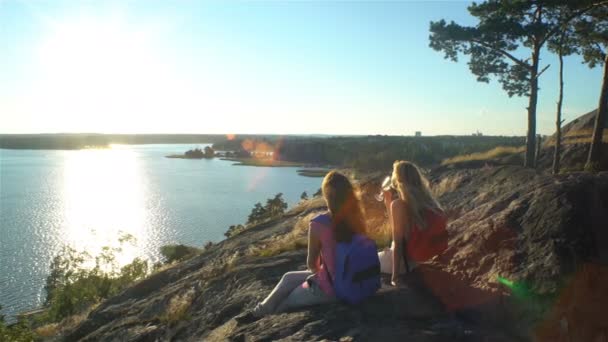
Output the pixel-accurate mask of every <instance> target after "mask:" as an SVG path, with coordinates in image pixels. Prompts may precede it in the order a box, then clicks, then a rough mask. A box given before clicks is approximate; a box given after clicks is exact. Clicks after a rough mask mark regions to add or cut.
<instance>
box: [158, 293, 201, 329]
mask: <svg viewBox="0 0 608 342" xmlns="http://www.w3.org/2000/svg"><path fill="white" fill-rule="evenodd" d="M193 300H194V289H190V290H188V291H186V292H185V293H183V294H181V295H177V296H174V297H173V298H171V300H169V304H168V305H167V309H166V311H165V314H164V315H163V316H161V317H160V320H161V321H163V322H165V323H175V322H179V321H183V320H187V319H189V318H190V315H189V311H190V307H191V306H192V301H193Z"/></svg>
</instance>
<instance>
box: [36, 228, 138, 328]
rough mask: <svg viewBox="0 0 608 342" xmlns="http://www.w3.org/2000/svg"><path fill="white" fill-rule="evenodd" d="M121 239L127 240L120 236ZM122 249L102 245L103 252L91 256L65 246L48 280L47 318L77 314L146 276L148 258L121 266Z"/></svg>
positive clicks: (57, 318)
mask: <svg viewBox="0 0 608 342" xmlns="http://www.w3.org/2000/svg"><path fill="white" fill-rule="evenodd" d="M121 241H122V242H124V241H126V240H124V239H123V238H121ZM121 250H122V249H121V248H120V247H118V248H110V247H103V248H102V251H101V253H100V254H99V255H97V256H96V257H94V258H92V257H91V255H90V254H88V253H87V252H79V251H77V250H75V249H74V248H71V247H67V246H66V247H64V248H63V249H62V250H61V251H60V252H59V253H58V254H57V255H56V256H55V257H54V258H53V261H52V262H51V272H50V274H49V276H48V277H47V279H46V285H45V290H46V292H47V297H46V305H47V306H48V311H47V313H46V317H45V318H46V320H47V321H50V322H56V321H59V320H61V319H63V318H65V317H67V316H70V315H74V314H77V313H79V312H81V311H83V310H84V309H86V308H87V307H89V306H91V305H93V304H95V303H98V302H99V301H101V300H103V299H106V298H108V297H110V296H113V295H115V294H117V293H118V292H120V291H121V290H123V289H124V288H126V287H127V286H128V285H129V284H131V283H133V282H135V281H137V280H140V279H143V278H144V277H146V276H147V274H148V262H147V261H146V260H142V259H139V258H135V259H134V260H133V261H132V262H131V263H130V264H127V265H125V266H123V267H121V268H119V267H118V262H117V260H116V253H119V252H121Z"/></svg>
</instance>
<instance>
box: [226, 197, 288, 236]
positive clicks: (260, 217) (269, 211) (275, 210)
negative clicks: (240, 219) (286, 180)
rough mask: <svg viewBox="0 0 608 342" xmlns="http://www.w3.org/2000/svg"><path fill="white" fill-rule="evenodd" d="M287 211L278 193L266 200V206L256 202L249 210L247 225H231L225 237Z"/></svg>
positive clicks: (285, 203)
mask: <svg viewBox="0 0 608 342" xmlns="http://www.w3.org/2000/svg"><path fill="white" fill-rule="evenodd" d="M285 209H287V202H285V200H284V199H283V194H282V193H278V194H276V195H275V196H274V197H273V198H269V199H267V200H266V205H262V203H260V202H258V203H256V204H255V205H254V206H253V209H251V213H250V214H249V216H248V217H247V225H242V224H237V225H232V226H230V227H229V228H228V230H227V231H226V232H225V233H224V235H225V236H226V237H232V236H235V235H237V234H239V233H241V232H243V231H244V230H246V229H247V228H248V226H251V225H254V224H256V223H260V222H264V221H266V220H269V219H272V218H274V217H277V216H280V215H283V214H284V213H285Z"/></svg>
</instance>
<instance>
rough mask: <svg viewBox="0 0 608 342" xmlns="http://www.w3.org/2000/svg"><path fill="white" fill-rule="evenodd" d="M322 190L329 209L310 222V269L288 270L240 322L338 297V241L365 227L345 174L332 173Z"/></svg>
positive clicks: (350, 184) (352, 235) (356, 198)
mask: <svg viewBox="0 0 608 342" xmlns="http://www.w3.org/2000/svg"><path fill="white" fill-rule="evenodd" d="M321 189H322V191H323V198H324V199H325V202H326V203H327V208H328V209H329V210H328V212H327V213H324V214H320V215H318V216H316V217H315V218H313V219H312V220H311V221H310V228H309V231H308V256H307V261H306V265H307V266H308V270H306V271H292V272H287V273H285V274H284V275H283V277H282V278H281V280H280V281H279V283H278V284H277V285H276V286H275V288H274V289H273V290H272V292H271V293H270V294H269V295H268V296H267V297H266V299H264V300H263V301H262V302H261V303H259V304H257V305H256V307H255V308H254V309H253V310H252V311H251V312H249V313H246V314H244V315H241V316H238V317H237V318H236V319H237V321H239V322H242V321H250V320H254V319H257V318H259V317H262V316H265V315H268V314H272V313H278V312H283V311H286V310H289V309H293V308H296V307H303V306H309V305H314V304H321V303H327V302H332V301H335V300H336V296H335V292H334V286H333V285H334V284H333V281H332V279H334V278H335V277H334V275H335V273H336V268H335V257H336V244H337V243H339V242H348V241H351V239H352V238H353V237H354V236H355V235H356V234H363V235H365V233H366V227H365V221H364V218H363V213H362V207H361V205H360V200H359V197H358V196H357V192H356V190H355V188H354V186H353V185H352V183H351V182H350V180H349V179H348V178H347V177H346V176H345V175H343V174H341V173H339V172H336V171H331V172H329V173H328V174H327V175H326V176H325V178H324V179H323V184H322V187H321Z"/></svg>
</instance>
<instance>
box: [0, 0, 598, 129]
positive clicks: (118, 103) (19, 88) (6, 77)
mask: <svg viewBox="0 0 608 342" xmlns="http://www.w3.org/2000/svg"><path fill="white" fill-rule="evenodd" d="M468 4H469V2H464V1H415V2H414V1H393V2H379V1H369V2H362V1H356V2H345V1H336V2H327V1H318V2H314V1H302V2H284V1H260V2H256V1H171V2H169V1H144V0H141V1H128V2H127V1H51V0H49V1H34V0H32V1H29V0H28V1H14V0H0V51H1V52H0V122H1V124H0V133H40V132H51V133H52V132H101V133H151V132H154V133H279V134H290V133H327V134H394V135H412V134H413V133H414V131H418V130H419V131H422V132H423V134H425V135H437V134H470V133H473V132H475V131H476V130H479V131H481V132H483V133H484V134H493V135H497V134H501V135H524V134H525V132H526V106H527V100H526V99H525V98H509V97H508V96H507V95H506V93H504V92H503V91H502V89H501V87H500V85H499V84H498V83H497V82H491V83H490V84H485V83H478V82H477V81H476V80H475V78H474V77H473V76H472V75H471V73H470V72H469V70H468V67H467V65H466V62H467V60H468V59H467V58H466V57H464V58H462V59H461V61H460V62H459V63H453V62H449V61H447V60H444V59H443V55H442V54H441V53H438V52H435V51H434V50H432V49H430V48H429V47H428V36H429V32H428V28H429V22H430V21H431V20H438V19H441V18H445V19H447V20H455V21H457V22H459V23H463V24H473V23H474V21H473V18H472V17H470V16H469V15H468V12H467V10H466V7H467V6H468ZM566 61H567V65H566V70H565V73H566V74H565V77H566V97H565V103H564V105H565V108H564V110H565V117H566V119H568V120H570V119H573V118H575V117H576V116H578V115H580V114H583V113H585V112H587V111H589V110H592V109H594V108H595V107H596V106H597V99H598V95H599V88H600V82H601V70H600V69H594V70H590V69H588V68H587V67H586V66H585V65H582V64H581V59H580V58H579V57H570V58H567V59H566ZM542 63H543V65H545V64H551V67H550V68H549V70H547V72H546V73H545V74H544V75H543V76H542V78H541V84H540V86H541V92H540V99H539V107H538V130H539V133H543V134H550V133H552V132H553V127H554V115H555V102H556V97H557V81H556V80H557V59H556V58H555V57H553V56H550V55H549V54H545V55H544V56H543V61H542Z"/></svg>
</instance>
